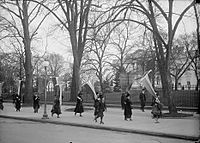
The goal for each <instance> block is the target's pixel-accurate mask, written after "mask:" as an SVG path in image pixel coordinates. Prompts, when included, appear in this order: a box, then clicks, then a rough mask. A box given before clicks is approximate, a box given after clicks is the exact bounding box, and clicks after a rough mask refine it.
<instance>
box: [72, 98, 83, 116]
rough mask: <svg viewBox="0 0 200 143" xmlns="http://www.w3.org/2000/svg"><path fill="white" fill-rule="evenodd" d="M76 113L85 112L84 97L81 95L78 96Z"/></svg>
mask: <svg viewBox="0 0 200 143" xmlns="http://www.w3.org/2000/svg"><path fill="white" fill-rule="evenodd" d="M74 112H75V113H83V112H84V109H83V98H82V97H81V96H78V97H77V102H76V107H75V109H74Z"/></svg>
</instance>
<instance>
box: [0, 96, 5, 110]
mask: <svg viewBox="0 0 200 143" xmlns="http://www.w3.org/2000/svg"><path fill="white" fill-rule="evenodd" d="M3 108H4V106H3V97H2V96H1V95H0V109H1V110H3Z"/></svg>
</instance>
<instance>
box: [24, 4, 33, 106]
mask: <svg viewBox="0 0 200 143" xmlns="http://www.w3.org/2000/svg"><path fill="white" fill-rule="evenodd" d="M22 25H23V31H24V39H23V40H24V41H23V42H24V48H25V75H26V81H25V95H24V102H25V103H27V104H29V103H32V93H33V83H32V79H33V72H32V64H31V58H32V55H31V39H30V36H29V27H28V9H27V1H23V19H22Z"/></svg>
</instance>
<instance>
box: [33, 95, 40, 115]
mask: <svg viewBox="0 0 200 143" xmlns="http://www.w3.org/2000/svg"><path fill="white" fill-rule="evenodd" d="M39 102H40V97H39V96H35V95H34V96H33V109H34V113H37V112H38V109H39V108H40V103H39Z"/></svg>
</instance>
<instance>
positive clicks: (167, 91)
mask: <svg viewBox="0 0 200 143" xmlns="http://www.w3.org/2000/svg"><path fill="white" fill-rule="evenodd" d="M159 71H160V75H161V81H162V90H163V97H165V98H166V97H167V102H168V110H169V113H171V114H173V113H177V109H176V106H175V104H174V98H173V95H172V92H171V91H172V84H171V83H172V82H171V76H170V71H169V69H166V66H165V65H161V64H159Z"/></svg>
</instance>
